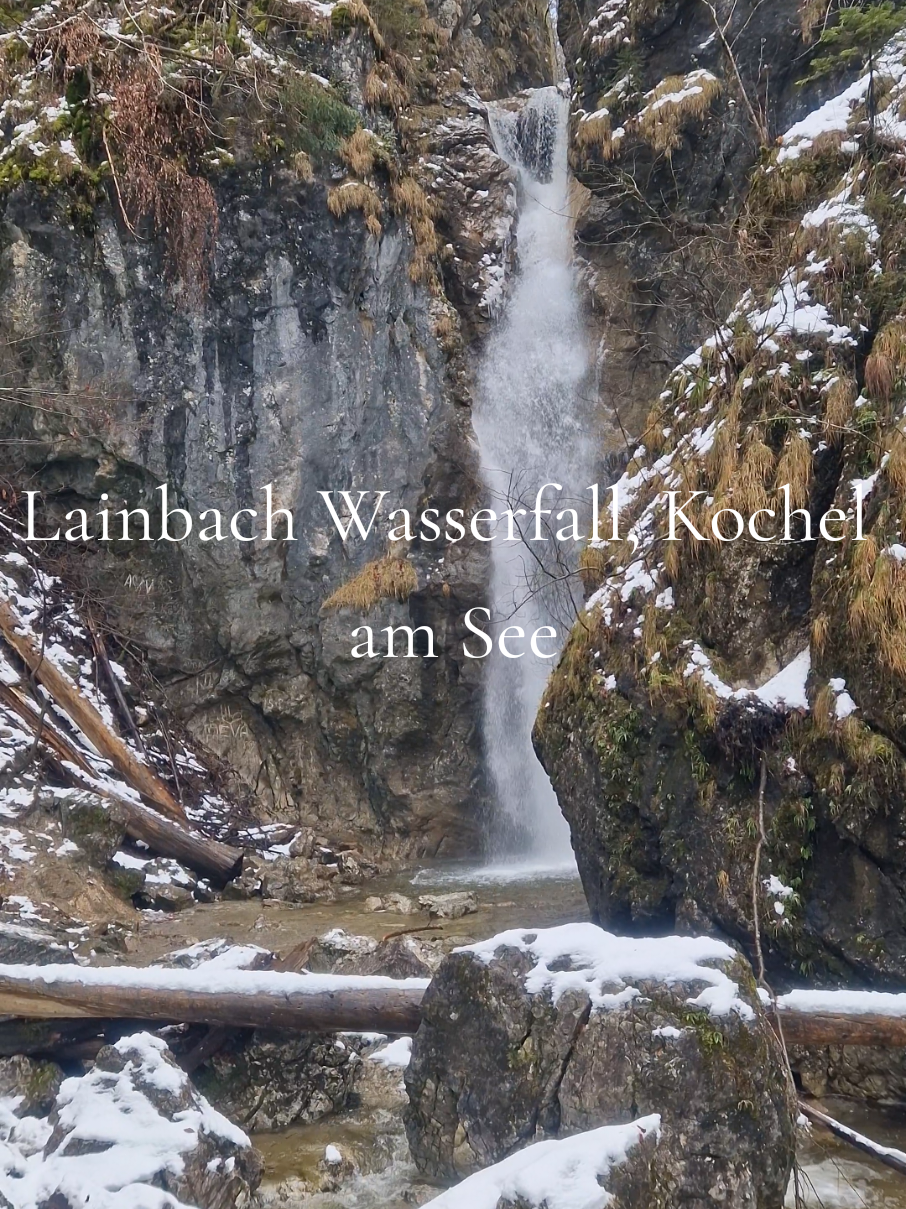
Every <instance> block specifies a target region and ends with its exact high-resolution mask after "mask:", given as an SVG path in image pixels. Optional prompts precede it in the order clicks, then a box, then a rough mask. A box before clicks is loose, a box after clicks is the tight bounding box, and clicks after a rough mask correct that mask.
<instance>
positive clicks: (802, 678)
mask: <svg viewBox="0 0 906 1209" xmlns="http://www.w3.org/2000/svg"><path fill="white" fill-rule="evenodd" d="M811 666H812V658H811V654H810V652H809V649H808V647H806V648H805V650H804V651H800V652H799V654H798V655H797V656H796V658H795V659H793V660H792V661H791V662H790V663H788V664H787V665H786V667H785V668H781V670H780V671H779V672H778V673H777V675H776V676H772V677H771V679H770V680H769V681H768V682H767V683H766V684H763V685H762V686H761V688H758V689H755V691H754V694H753V695H754V696H755V697H757V698H758V699H759V700H760V701H763V702H764V703H765V705H770V706H772V707H773V708H775V709H776V708H780V707H781V706H786V708H787V709H808V696H807V694H806V691H805V685H806V681H807V680H808V674H809V672H810V671H811Z"/></svg>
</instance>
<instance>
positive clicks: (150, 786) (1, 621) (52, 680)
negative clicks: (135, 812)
mask: <svg viewBox="0 0 906 1209" xmlns="http://www.w3.org/2000/svg"><path fill="white" fill-rule="evenodd" d="M0 634H2V635H3V637H4V639H5V640H6V642H7V643H8V644H9V645H10V646H11V647H12V649H13V650H14V651H15V652H16V654H17V655H18V656H19V658H20V659H21V660H22V662H23V663H24V664H25V666H26V667H27V668H28V669H29V671H30V672H31V673H32V675H33V676H34V677H35V679H36V680H38V682H39V683H40V684H42V685H43V686H44V688H45V689H46V690H47V692H48V693H49V694H50V696H51V697H52V699H53V701H54V703H55V704H56V705H58V706H59V707H60V709H62V710H63V712H64V713H65V714H66V715H67V716H68V717H69V718H70V719H71V720H72V722H73V723H74V724H75V726H77V727H78V729H79V730H80V731H81V732H82V734H83V735H84V736H85V738H86V739H87V740H88V741H89V743H91V744H92V745H93V746H94V747H95V749H96V750H97V751H98V752H100V754H101V755H102V756H103V757H104V758H105V759H107V760H109V761H110V763H111V764H112V765H113V767H114V768H115V769H116V771H117V772H118V773H119V774H120V776H121V777H123V778H124V780H125V781H126V783H127V784H128V785H130V786H131V788H133V789H135V790H136V791H137V792H138V793H140V794H141V795H142V796H143V797H145V798H147V799H148V801H150V802H153V804H154V807H155V809H156V810H159V811H160V812H161V813H162V814H164V815H166V816H167V817H168V818H171V819H174V820H175V821H176V822H181V823H185V821H186V814H185V811H184V810H183V808H182V806H181V805H180V804H179V802H177V801H176V799H175V798H174V797H173V795H172V794H171V793H170V791H169V789H167V787H166V785H164V783H163V781H161V780H160V778H159V777H158V776H157V775H156V774H155V772H154V771H153V770H152V769H151V768H149V767H148V765H147V764H143V763H142V762H141V760H139V759H137V758H136V757H135V756H134V755H133V754H132V752H131V751H130V750H129V748H128V747H127V746H126V744H125V743H124V742H123V740H122V739H121V738H120V737H119V735H117V734H114V732H113V731H112V730H110V728H109V727H108V726H107V724H106V723H105V722H104V719H103V718H102V717H101V715H100V714H99V713H98V711H97V710H96V709H95V707H94V706H93V705H92V704H91V702H90V701H89V700H88V699H87V697H84V696H82V694H81V693H80V692H79V690H78V687H77V686H76V685H75V684H74V683H73V681H72V680H70V678H69V676H67V675H66V673H65V672H62V671H61V670H60V669H59V668H58V667H57V666H56V664H55V663H54V662H53V661H52V660H51V659H48V658H46V656H45V654H44V652H43V651H42V650H41V648H40V647H39V646H37V645H36V644H35V642H34V640H33V639H32V637H31V636H30V635H29V634H28V633H27V632H25V627H24V626H23V625H22V622H21V620H20V619H19V618H18V617H17V615H16V612H15V610H14V609H13V607H12V605H11V604H10V603H9V601H7V600H2V599H0Z"/></svg>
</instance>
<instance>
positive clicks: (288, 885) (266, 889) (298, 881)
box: [261, 857, 337, 903]
mask: <svg viewBox="0 0 906 1209" xmlns="http://www.w3.org/2000/svg"><path fill="white" fill-rule="evenodd" d="M327 873H328V870H327V868H326V867H324V866H322V865H320V863H319V862H313V861H310V860H307V859H305V858H304V857H296V858H294V857H278V858H277V859H276V860H274V861H269V862H268V863H267V864H266V865H265V866H264V869H263V870H262V876H261V894H262V895H263V897H264V898H276V899H280V900H282V901H283V902H287V903H313V902H315V901H316V900H318V899H324V898H330V897H332V895H333V890H332V888H331V886H330V877H328V876H326V874H327ZM330 874H331V875H332V876H333V877H335V876H336V875H337V869H336V866H332V867H331V869H330Z"/></svg>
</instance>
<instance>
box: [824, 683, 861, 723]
mask: <svg viewBox="0 0 906 1209" xmlns="http://www.w3.org/2000/svg"><path fill="white" fill-rule="evenodd" d="M827 683H828V685H829V686H830V688H831V690H832V691H833V692H834V694H835V700H834V717H835V718H836V719H837V721H838V722H842V721H843V719H844V718H848V717H849V715H850V714H852V713H855V711H856V710H857V709H858V708H859V707H858V706H857V705H856V703H855V701H854V700H853V699H852V697H851V696H850V695H849V693H848V692H847V691H846V681H845V680H844V679H843V678H842V677H840V676H834V677H833V678H832V679H830V680H828V682H827Z"/></svg>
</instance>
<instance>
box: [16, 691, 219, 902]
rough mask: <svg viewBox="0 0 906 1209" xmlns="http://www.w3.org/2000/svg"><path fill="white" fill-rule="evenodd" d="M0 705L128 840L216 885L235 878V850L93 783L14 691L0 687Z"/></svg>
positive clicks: (48, 723) (76, 754)
mask: <svg viewBox="0 0 906 1209" xmlns="http://www.w3.org/2000/svg"><path fill="white" fill-rule="evenodd" d="M0 702H2V703H3V704H4V705H6V706H7V707H8V708H9V709H10V710H12V711H13V712H14V713H15V714H16V716H17V717H18V718H20V719H21V720H22V722H24V723H25V725H26V726H27V727H28V728H29V729H30V730H31V731H32V733H33V734H35V735H37V736H38V738H39V742H40V743H41V744H42V745H43V746H44V747H45V748H46V749H47V751H48V753H49V755H50V758H51V760H52V761H53V763H54V766H55V767H57V768H58V769H59V770H60V771H61V772H62V773H63V775H64V776H66V778H67V780H69V781H70V783H74V784H76V785H81V786H83V787H84V788H86V789H89V790H91V792H92V793H96V794H97V795H98V796H99V797H101V798H103V799H104V800H105V801H106V802H107V803H108V805H109V807H110V811H111V813H112V814H113V815H114V817H115V818H116V819H117V820H118V821H119V822H120V823H121V825H122V826H123V828H124V829H125V831H126V833H127V835H130V836H131V837H132V839H134V840H141V841H142V843H143V844H147V845H148V847H149V848H150V849H151V851H152V852H153V853H155V854H156V855H158V856H169V857H172V858H173V860H176V861H179V862H180V864H182V865H186V866H187V867H188V868H190V869H194V870H195V872H196V873H200V874H201V875H202V877H207V878H210V879H211V880H212V881H214V882H215V883H217V884H218V885H223V884H225V883H226V882H228V881H230V880H231V879H232V878H234V877H236V876H237V875H238V873H239V871H240V869H241V868H242V856H243V853H242V850H241V849H239V848H230V847H229V846H228V845H227V844H221V843H220V842H219V841H218V840H212V839H209V838H208V836H206V835H201V833H200V832H197V831H191V830H190V829H189V828H188V827H181V826H180V825H179V824H178V823H174V822H171V820H169V819H166V818H164V816H163V815H161V814H158V813H156V812H155V811H153V810H149V809H147V808H146V807H144V806H142V805H141V804H140V803H139V802H134V801H132V800H131V799H130V798H128V797H126V796H125V795H124V794H121V793H118V792H117V790H116V789H115V788H113V787H112V786H110V785H108V784H107V783H105V782H103V781H99V780H98V779H97V773H96V771H95V770H94V769H93V768H92V767H91V765H90V764H89V763H88V762H87V760H86V759H85V757H84V756H83V754H82V753H81V751H80V750H79V749H78V747H76V745H75V744H74V743H73V742H72V741H71V740H70V739H69V738H68V736H66V735H64V734H63V732H62V731H61V730H60V729H59V727H57V726H56V724H55V723H54V721H53V719H52V718H50V717H48V716H47V715H45V716H44V717H43V718H42V717H41V715H40V713H39V712H38V710H37V709H36V708H35V707H34V706H33V705H32V704H31V702H30V701H29V700H28V698H27V697H25V696H24V695H23V694H22V693H21V692H19V691H18V690H17V689H16V688H15V687H13V686H10V685H2V684H0Z"/></svg>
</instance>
